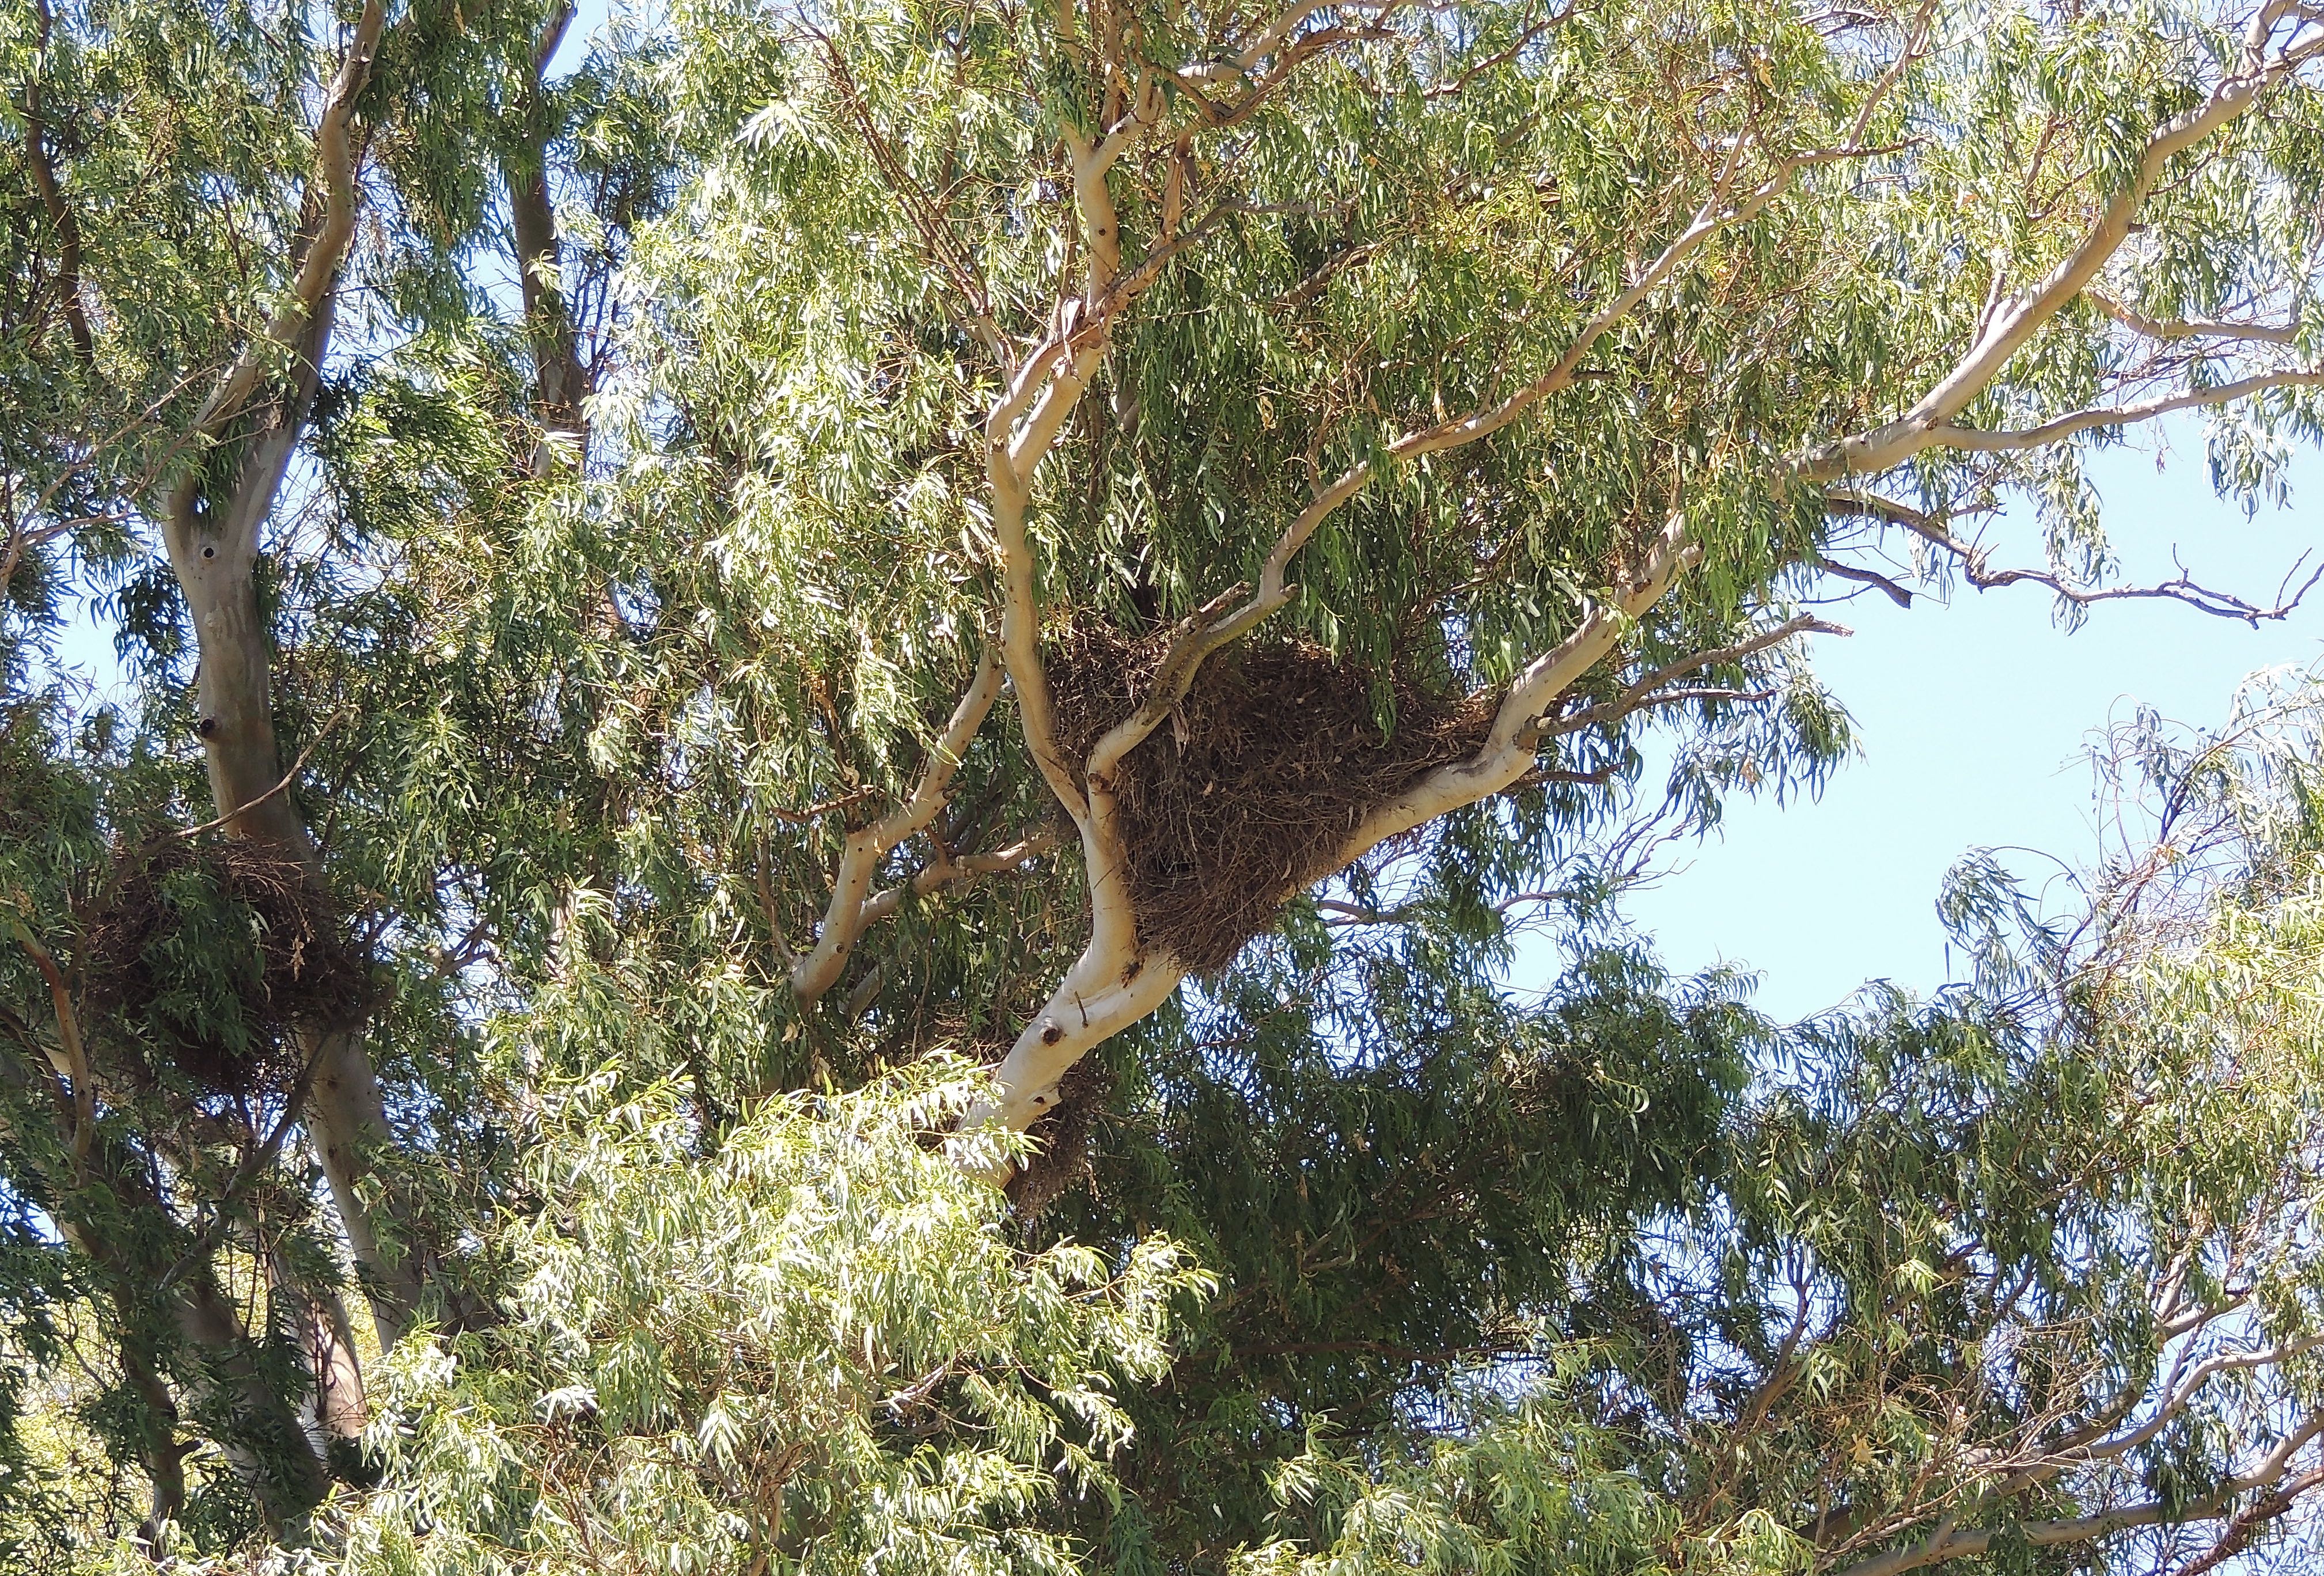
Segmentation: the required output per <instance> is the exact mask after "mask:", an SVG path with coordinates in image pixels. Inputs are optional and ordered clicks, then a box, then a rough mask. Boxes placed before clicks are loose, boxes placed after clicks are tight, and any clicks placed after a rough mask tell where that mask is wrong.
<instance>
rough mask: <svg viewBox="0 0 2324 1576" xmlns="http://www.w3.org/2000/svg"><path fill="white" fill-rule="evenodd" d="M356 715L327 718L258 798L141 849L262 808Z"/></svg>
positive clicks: (212, 828)
mask: <svg viewBox="0 0 2324 1576" xmlns="http://www.w3.org/2000/svg"><path fill="white" fill-rule="evenodd" d="M353 715H355V712H354V710H353V709H352V708H350V709H348V710H346V711H342V712H337V713H334V714H332V716H331V718H330V720H329V721H327V722H326V723H324V724H323V725H322V726H321V727H320V728H318V729H317V730H316V733H315V736H314V737H313V738H311V739H309V740H308V741H307V743H306V747H305V748H304V749H302V750H300V751H299V753H298V755H297V756H296V757H295V758H294V759H293V760H291V770H288V771H286V772H284V773H283V774H282V780H281V781H280V782H278V783H276V784H275V785H274V786H273V787H272V788H268V789H267V790H266V791H265V792H264V793H263V794H261V795H259V796H258V797H256V798H254V799H252V800H250V801H249V802H247V803H245V804H240V805H236V806H235V807H234V808H233V809H231V810H228V811H227V812H226V814H225V815H223V816H214V817H213V818H211V819H210V820H208V821H205V822H203V823H202V824H201V825H198V826H181V827H180V828H179V829H178V830H177V831H174V832H164V833H162V834H161V835H160V836H159V837H155V838H152V839H151V840H150V841H148V842H147V843H146V844H145V846H144V848H143V850H141V851H140V852H143V853H151V852H152V850H154V849H156V848H159V847H161V846H162V845H163V844H164V843H174V842H178V841H180V839H184V838H189V837H199V836H201V835H202V834H204V833H206V832H216V831H217V830H218V829H219V828H220V827H224V826H230V825H233V824H234V823H235V821H237V820H239V819H240V818H241V817H243V816H246V815H248V814H249V813H250V812H251V811H253V810H254V809H256V808H258V806H261V805H263V804H265V803H267V802H268V801H269V800H271V799H272V798H273V797H275V796H276V795H277V794H279V793H281V791H282V790H283V789H285V788H289V787H290V786H291V784H292V783H294V782H297V781H298V780H299V774H300V772H302V771H304V770H307V761H308V759H309V757H310V756H312V755H313V754H314V753H315V751H316V750H317V749H318V748H319V747H320V746H321V744H322V742H323V741H324V740H326V739H327V738H329V737H330V736H331V730H332V729H334V728H336V727H337V726H338V725H339V724H340V723H343V722H345V721H346V719H347V718H349V717H351V716H353Z"/></svg>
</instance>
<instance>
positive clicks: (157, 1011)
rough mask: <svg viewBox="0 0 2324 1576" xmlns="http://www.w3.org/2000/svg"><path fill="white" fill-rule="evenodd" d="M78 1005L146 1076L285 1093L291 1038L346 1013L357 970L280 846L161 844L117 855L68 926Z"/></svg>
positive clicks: (345, 941) (352, 1004)
mask: <svg viewBox="0 0 2324 1576" xmlns="http://www.w3.org/2000/svg"><path fill="white" fill-rule="evenodd" d="M81 921H82V936H83V943H82V950H81V970H82V979H83V982H84V984H85V987H86V990H87V992H88V1002H89V1005H90V1006H91V1007H92V1008H93V1009H96V1010H97V1012H98V1013H100V1014H102V1015H104V1016H105V1017H106V1018H110V1019H112V1020H113V1021H114V1022H115V1024H116V1025H117V1026H118V1027H119V1028H122V1029H124V1030H125V1031H127V1037H128V1039H129V1040H130V1041H131V1042H133V1044H134V1046H136V1047H137V1048H138V1050H139V1051H140V1052H141V1053H142V1055H143V1056H144V1057H145V1058H146V1059H147V1062H148V1066H147V1068H146V1071H147V1072H149V1073H158V1072H159V1071H160V1066H159V1065H156V1064H166V1065H168V1066H172V1067H175V1068H176V1069H177V1070H178V1071H179V1072H180V1073H182V1074H185V1075H186V1076H187V1077H188V1078H189V1079H191V1080H192V1081H193V1083H195V1084H197V1085H198V1087H200V1088H202V1089H204V1090H206V1091H208V1092H212V1093H217V1094H247V1093H250V1092H253V1091H254V1090H256V1089H260V1088H262V1087H282V1086H287V1085H288V1083H290V1082H291V1079H292V1078H293V1077H295V1076H296V1074H297V1072H298V1069H299V1067H300V1064H301V1063H300V1055H299V1052H298V1048H297V1046H296V1045H295V1044H293V1043H292V1040H293V1037H294V1035H295V1033H296V1031H297V1030H299V1029H302V1028H306V1029H327V1028H331V1027H334V1026H336V1025H338V1024H343V1023H346V1022H348V1021H350V1020H351V1019H353V1018H357V1017H359V1016H360V1015H361V1013H362V1011H363V1010H364V1008H365V1007H366V1006H368V1005H369V1003H370V1001H371V999H372V981H371V973H370V970H369V969H368V968H367V967H366V965H365V963H364V958H363V956H362V954H361V953H360V952H359V951H358V950H357V949H356V948H355V945H353V943H352V941H351V940H350V938H349V937H348V935H347V933H346V924H345V922H344V918H343V917H342V916H341V914H340V912H339V909H338V907H337V904H336V903H335V902H334V901H333V900H332V899H331V897H330V894H329V893H327V892H326V891H324V890H323V889H321V888H320V887H318V885H316V883H315V882H314V881H313V880H312V879H311V878H309V875H308V873H307V869H306V867H305V865H303V864H302V863H300V861H299V860H298V859H296V858H295V857H293V856H292V855H291V854H289V853H284V852H282V851H281V850H280V849H275V848H270V847H266V846H263V845H261V844H258V843H249V842H243V841H222V842H212V843H205V844H202V845H199V846H197V845H196V844H194V843H189V842H187V841H184V840H172V841H171V842H169V843H162V844H161V845H159V846H158V847H154V846H148V847H145V848H142V849H133V850H127V851H124V852H123V853H120V854H119V855H118V856H116V858H115V863H114V868H113V872H112V876H111V878H110V880H108V881H107V882H106V887H105V889H104V891H103V892H102V893H100V894H99V896H98V898H97V901H96V902H95V903H93V904H91V905H90V906H89V908H88V909H86V910H85V911H84V912H83V914H82V917H81Z"/></svg>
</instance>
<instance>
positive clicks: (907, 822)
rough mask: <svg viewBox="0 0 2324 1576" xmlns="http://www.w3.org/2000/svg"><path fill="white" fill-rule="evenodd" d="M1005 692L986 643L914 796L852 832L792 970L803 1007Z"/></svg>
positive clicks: (836, 964)
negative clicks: (818, 919) (883, 869)
mask: <svg viewBox="0 0 2324 1576" xmlns="http://www.w3.org/2000/svg"><path fill="white" fill-rule="evenodd" d="M1000 694H1001V665H1000V663H999V661H998V660H996V659H995V655H994V652H993V650H992V648H991V646H990V645H987V646H986V647H985V649H984V651H983V653H982V655H981V656H980V657H979V658H978V659H977V663H976V676H975V677H974V678H973V679H971V680H970V682H969V687H968V692H967V693H966V694H965V695H964V696H961V698H960V704H959V705H957V706H956V707H954V710H953V714H952V720H951V721H950V722H948V723H945V730H944V733H942V734H941V735H940V736H939V737H938V738H937V740H936V743H935V744H934V745H932V746H931V747H930V749H929V751H928V763H927V766H926V767H925V768H924V769H923V770H922V771H921V773H920V780H919V782H918V784H917V785H916V786H915V787H914V788H913V789H912V792H911V795H910V797H908V798H907V799H906V800H905V801H904V802H903V803H902V804H901V805H899V806H897V807H896V808H895V809H893V810H891V811H890V812H889V813H888V814H887V815H886V816H881V818H880V819H879V820H878V821H875V822H873V823H872V824H871V825H869V826H864V827H860V828H858V829H856V830H854V831H851V832H849V833H848V834H847V836H846V839H845V842H844V844H843V845H842V847H841V850H840V855H839V869H838V871H837V872H836V873H835V875H834V876H833V877H832V883H831V886H832V891H831V903H830V906H829V907H828V908H826V909H825V913H824V917H823V926H822V928H821V930H820V931H819V932H818V933H817V934H816V941H815V945H814V946H813V947H812V948H810V949H809V950H808V952H807V954H806V955H805V956H803V957H801V958H799V959H798V961H797V962H795V963H792V965H791V970H790V987H791V993H792V994H793V995H795V996H797V997H798V1000H799V1001H800V1004H801V1005H803V1006H807V1007H812V1006H814V1005H815V1004H816V1001H818V1000H821V999H822V997H823V994H824V992H825V991H828V990H830V989H831V987H832V985H833V984H834V983H835V982H837V980H838V979H839V975H840V972H841V971H842V970H844V968H846V966H847V954H849V952H850V951H852V950H853V948H854V945H855V943H856V939H857V938H858V937H860V936H861V935H862V934H863V927H864V926H865V925H866V924H867V923H869V919H868V917H867V914H866V908H867V904H866V899H868V897H869V895H870V893H871V879H872V877H873V876H875V875H876V874H878V873H879V869H880V862H881V860H883V859H885V858H887V857H888V854H889V853H890V851H891V850H893V849H894V848H895V846H896V845H897V844H898V843H901V842H903V841H904V840H905V839H906V838H908V837H910V836H912V835H913V834H916V833H918V832H919V831H920V830H922V829H923V828H924V827H926V826H927V824H928V823H929V822H931V821H933V820H935V819H936V812H937V811H939V810H941V809H943V808H944V806H945V797H946V796H947V795H948V793H949V792H950V790H951V788H952V779H953V775H954V773H955V772H957V771H958V770H960V762H961V758H962V757H963V756H964V755H965V754H966V753H967V752H968V744H969V741H970V740H971V739H973V738H974V737H975V736H976V731H977V729H979V728H980V727H982V726H983V725H984V717H985V714H986V713H988V712H990V711H991V709H992V703H993V701H994V700H995V699H996V698H997V697H998V696H1000Z"/></svg>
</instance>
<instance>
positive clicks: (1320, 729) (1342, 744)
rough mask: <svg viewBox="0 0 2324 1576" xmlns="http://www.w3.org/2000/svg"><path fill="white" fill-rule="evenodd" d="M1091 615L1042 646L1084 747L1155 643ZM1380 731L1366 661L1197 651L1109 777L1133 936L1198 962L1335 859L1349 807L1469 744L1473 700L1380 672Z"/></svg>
mask: <svg viewBox="0 0 2324 1576" xmlns="http://www.w3.org/2000/svg"><path fill="white" fill-rule="evenodd" d="M1168 647H1169V641H1168V639H1167V636H1156V637H1152V638H1149V639H1146V640H1142V641H1135V640H1131V639H1129V638H1127V637H1125V636H1123V635H1121V634H1120V633H1119V632H1117V631H1112V630H1110V629H1106V628H1103V627H1102V626H1094V625H1079V626H1076V627H1074V629H1072V630H1070V631H1067V632H1066V633H1065V635H1063V636H1062V637H1060V638H1058V639H1056V640H1054V641H1052V642H1051V643H1050V646H1049V649H1048V652H1047V668H1048V677H1049V687H1050V691H1051V695H1052V696H1053V698H1054V701H1055V705H1056V734H1057V743H1058V745H1059V747H1060V748H1061V749H1062V750H1063V751H1064V752H1065V756H1066V758H1067V759H1068V760H1074V761H1077V762H1078V761H1084V760H1088V758H1089V751H1090V750H1091V748H1092V747H1093V745H1095V744H1096V742H1097V741H1098V740H1099V739H1100V738H1101V737H1102V735H1103V734H1104V733H1105V731H1106V730H1107V729H1108V728H1111V726H1113V724H1114V723H1117V722H1119V721H1120V720H1121V719H1122V718H1124V717H1126V716H1128V715H1129V714H1130V712H1131V710H1132V709H1133V708H1134V707H1135V706H1136V705H1138V703H1139V700H1140V699H1141V698H1142V697H1143V696H1144V694H1145V692H1146V688H1147V685H1148V681H1149V679H1150V677H1151V676H1152V674H1153V672H1154V670H1155V668H1156V667H1157V666H1158V665H1159V663H1160V661H1161V659H1162V657H1163V655H1164V653H1165V652H1166V651H1167V650H1168ZM1387 688H1388V697H1389V699H1390V701H1391V703H1392V705H1393V711H1394V715H1395V725H1394V727H1393V728H1392V729H1389V730H1387V731H1383V729H1382V728H1381V726H1380V722H1379V708H1378V706H1377V705H1376V696H1377V690H1376V686H1375V677H1374V675H1373V674H1372V673H1371V672H1370V671H1369V669H1367V668H1364V667H1363V666H1362V665H1360V664H1358V663H1355V662H1351V661H1342V660H1336V659H1333V656H1332V655H1331V653H1329V652H1328V651H1326V650H1323V648H1322V647H1320V646H1315V645H1312V644H1308V643H1305V642H1299V641H1279V642H1275V643H1271V644H1265V645H1240V646H1231V647H1229V648H1228V649H1227V650H1223V651H1221V652H1219V653H1217V654H1216V655H1214V656H1213V657H1212V658H1211V659H1210V660H1208V661H1207V662H1205V663H1203V667H1202V668H1201V669H1200V670H1199V671H1198V672H1197V674H1196V675H1195V678H1194V685H1193V687H1191V688H1190V689H1189V690H1188V691H1187V693H1186V696H1185V698H1184V699H1183V700H1181V701H1180V702H1179V704H1178V706H1177V708H1176V716H1175V718H1174V719H1173V720H1172V721H1171V722H1169V723H1165V724H1164V725H1163V726H1161V727H1160V728H1157V729H1156V730H1155V732H1154V733H1153V734H1152V735H1151V736H1150V737H1148V739H1147V740H1146V741H1145V742H1143V743H1141V744H1140V745H1139V747H1138V748H1137V749H1136V750H1133V751H1130V754H1129V755H1128V756H1127V757H1126V758H1125V759H1124V760H1123V761H1122V763H1121V765H1120V768H1119V769H1118V770H1117V771H1116V772H1115V774H1114V778H1113V790H1114V795H1115V798H1116V802H1117V804H1118V805H1119V806H1120V818H1121V825H1122V834H1123V839H1124V842H1125V843H1126V844H1127V853H1128V857H1129V863H1130V901H1131V903H1132V905H1133V907H1134V908H1136V911H1137V914H1138V922H1139V931H1140V933H1141V934H1142V935H1144V936H1146V937H1147V938H1148V939H1149V940H1151V941H1152V942H1155V943H1157V944H1158V945H1162V946H1164V947H1167V948H1168V949H1169V951H1170V953H1171V954H1172V955H1173V956H1175V957H1176V959H1177V960H1178V961H1179V962H1180V963H1183V964H1185V967H1186V968H1187V969H1188V970H1189V971H1190V972H1194V973H1196V974H1214V973H1216V972H1219V971H1220V970H1222V969H1223V968H1225V967H1226V965H1227V964H1228V963H1231V962H1232V961H1233V959H1234V956H1235V954H1237V953H1238V952H1240V950H1241V949H1242V945H1243V944H1244V943H1245V942H1247V941H1249V940H1250V939H1251V937H1253V936H1255V935H1260V934H1262V933H1264V932H1265V931H1266V930H1268V928H1269V927H1270V926H1273V924H1274V923H1275V919H1276V917H1277V915H1278V914H1279V913H1281V912H1282V909H1283V906H1284V904H1285V903H1286V901H1287V900H1289V899H1290V898H1291V897H1292V896H1293V895H1294V894H1295V893H1296V892H1299V891H1301V890H1303V889H1305V888H1306V887H1308V886H1311V885H1313V884H1314V882H1316V881H1319V880H1323V878H1324V877H1325V876H1328V875H1330V874H1332V873H1333V871H1336V870H1337V869H1339V867H1340V864H1341V856H1342V852H1343V851H1344V849H1345V847H1346V844H1347V840H1348V837H1349V835H1350V834H1351V833H1352V832H1353V831H1354V830H1355V827H1356V825H1357V824H1358V823H1359V822H1360V821H1361V820H1362V819H1363V818H1364V816H1366V815H1368V814H1369V813H1370V812H1371V811H1372V810H1374V809H1376V808H1378V807H1379V806H1381V805H1384V804H1386V803H1388V801H1389V800H1391V799H1394V798H1395V797H1397V796H1398V795H1400V794H1402V793H1403V792H1405V791H1406V789H1408V788H1411V787H1412V786H1413V785H1414V784H1415V783H1416V782H1417V781H1418V780H1419V779H1421V778H1423V777H1425V776H1426V775H1427V774H1428V773H1429V772H1430V771H1432V770H1435V769H1436V768H1437V767H1439V766H1443V765H1445V764H1446V763H1448V762H1450V761H1453V760H1462V759H1463V758H1465V757H1467V756H1469V755H1471V754H1474V753H1475V751H1476V750H1477V748H1478V745H1479V744H1480V742H1482V740H1483V739H1484V736H1485V733H1486V732H1487V730H1488V728H1489V725H1490V723H1491V711H1490V708H1489V706H1488V705H1485V704H1484V703H1482V702H1480V701H1474V700H1462V699H1453V698H1448V697H1447V696H1443V695H1440V694H1438V693H1436V692H1434V691H1433V690H1430V689H1428V688H1427V687H1424V686H1422V685H1419V684H1417V683H1415V682H1413V681H1411V680H1410V679H1408V678H1406V677H1404V676H1403V675H1400V674H1396V673H1391V674H1389V675H1388V677H1387Z"/></svg>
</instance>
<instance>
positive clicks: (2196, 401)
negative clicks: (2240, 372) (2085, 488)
mask: <svg viewBox="0 0 2324 1576" xmlns="http://www.w3.org/2000/svg"><path fill="white" fill-rule="evenodd" d="M2318 387H2324V372H2304V371H2300V372H2273V373H2256V374H2255V375H2253V376H2251V377H2247V378H2239V379H2237V380H2236V382H2232V383H2221V384H2220V385H2219V386H2218V387H2217V388H2215V389H2190V390H2189V391H2187V392H2184V393H2179V394H2172V395H2168V396H2166V397H2164V398H2163V399H2158V400H2144V401H2139V402H2137V403H2135V404H2128V405H2108V406H2102V407H2099V408H2098V409H2096V410H2077V411H2074V412H2073V413H2072V414H2070V415H2066V416H2061V417H2058V418H2057V419H2055V420H2052V421H2045V422H2043V423H2042V425H2041V426H2039V427H2028V428H2024V429H2020V430H2017V431H2014V432H1980V431H1978V430H1977V429H1973V428H1967V427H1950V426H1938V427H1932V428H1930V429H1928V432H1927V434H1926V437H1927V439H1928V442H1927V444H1926V446H1925V447H1931V448H1953V449H1960V450H1963V451H1965V452H1967V453H1970V454H1996V453H2004V452H2014V451H2017V450H2022V449H2029V448H2043V447H2048V446H2049V445H2051V444H2053V443H2057V442H2061V441H2062V440H2063V439H2065V438H2071V437H2073V436H2074V435H2075V434H2076V433H2080V432H2088V431H2089V430H2090V429H2093V428H2100V427H2127V426H2129V425H2130V424H2131V423H2133V422H2135V421H2151V420H2153V419H2154V418H2156V417H2158V416H2168V415H2169V414H2171V413H2172V411H2174V410H2193V409H2195V408H2197V407H2199V406H2206V405H2225V404H2227V403H2229V402H2230V401H2236V400H2241V399H2244V398H2246V397H2247V396H2249V395H2252V394H2259V393H2264V392H2267V391H2268V390H2270V389H2313V388H2318Z"/></svg>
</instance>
